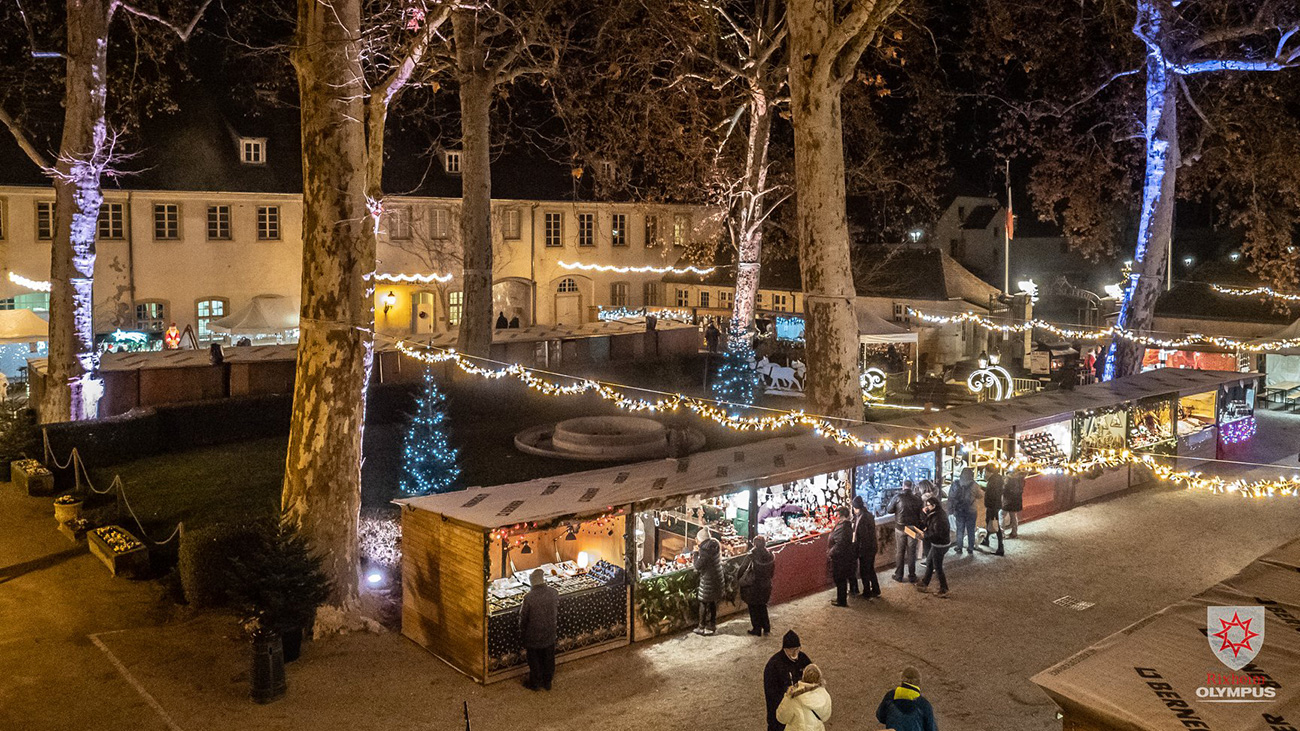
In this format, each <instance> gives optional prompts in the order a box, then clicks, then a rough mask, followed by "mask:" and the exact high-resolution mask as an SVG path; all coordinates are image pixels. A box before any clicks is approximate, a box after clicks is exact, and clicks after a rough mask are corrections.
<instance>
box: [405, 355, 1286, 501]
mask: <svg viewBox="0 0 1300 731" xmlns="http://www.w3.org/2000/svg"><path fill="white" fill-rule="evenodd" d="M397 348H398V350H399V351H401V352H402V353H403V354H404V355H407V356H408V357H411V358H414V359H416V360H419V361H421V362H424V363H426V364H443V363H451V364H454V365H455V366H456V367H458V368H459V369H460V370H461V371H463V372H465V373H467V374H470V375H475V376H479V377H482V378H486V379H490V380H496V379H501V378H513V379H515V380H518V381H519V382H521V383H523V384H525V385H527V386H528V387H529V388H531V389H533V390H535V391H538V392H540V393H543V394H546V395H551V396H559V395H579V394H585V393H594V394H596V395H598V396H600V397H601V398H602V399H604V400H606V401H609V402H610V403H612V404H614V405H615V406H617V407H619V408H621V409H624V410H628V411H647V412H664V411H675V410H679V409H685V410H688V411H691V412H694V413H695V414H697V415H699V416H701V417H703V418H706V419H710V420H712V421H714V422H716V423H718V424H720V425H722V426H725V427H728V428H731V429H735V430H738V431H769V430H777V429H784V428H787V427H797V426H806V427H810V428H811V429H812V430H813V432H814V433H815V434H817V435H819V436H821V437H824V438H828V439H832V440H834V441H836V442H838V443H840V444H843V445H846V446H850V447H853V448H855V449H860V450H862V452H863V453H865V454H900V455H901V454H906V453H915V452H924V451H927V450H933V449H938V448H943V447H952V448H956V449H958V450H962V451H965V452H967V453H968V454H971V455H974V456H975V457H977V458H979V459H980V460H981V461H982V462H983V463H985V464H990V465H996V466H997V467H999V468H1001V469H1003V470H1020V471H1034V472H1040V473H1044V474H1061V475H1083V474H1088V473H1092V472H1096V471H1098V470H1102V469H1109V468H1118V467H1142V468H1145V469H1147V470H1149V471H1150V472H1151V474H1152V475H1153V477H1155V479H1157V480H1160V481H1162V482H1168V483H1172V484H1176V485H1181V486H1183V487H1186V488H1188V489H1192V490H1201V491H1207V492H1211V493H1217V494H1238V495H1242V496H1247V497H1270V496H1275V495H1295V494H1297V492H1300V475H1294V476H1291V477H1278V478H1272V479H1258V480H1251V481H1248V480H1243V479H1236V480H1230V479H1227V478H1224V477H1220V476H1217V475H1205V474H1202V473H1200V472H1196V471H1192V470H1178V469H1176V468H1174V467H1172V466H1170V465H1169V464H1166V463H1165V462H1164V461H1162V458H1161V457H1159V456H1156V455H1151V454H1145V453H1142V452H1136V451H1133V450H1129V449H1120V450H1116V449H1108V450H1099V451H1096V452H1093V453H1092V454H1090V455H1088V456H1087V457H1085V458H1083V459H1078V460H1073V461H1070V462H1066V463H1053V462H1040V461H1034V460H1029V459H1025V458H1023V457H1012V458H1007V457H1003V456H1002V455H1001V454H999V453H997V452H993V451H990V450H987V449H984V448H982V447H980V446H979V443H978V441H976V440H972V439H970V438H967V437H963V436H961V435H959V434H957V433H956V432H954V431H952V430H951V429H947V428H941V429H932V430H930V431H928V432H926V433H924V434H918V435H917V436H915V437H912V438H909V439H879V440H876V441H867V440H864V439H862V438H860V437H858V436H857V435H855V434H853V433H852V432H851V431H849V430H847V429H845V428H842V427H839V426H836V425H835V424H833V423H832V420H830V419H828V418H826V417H821V416H816V415H812V414H808V413H806V412H804V411H801V410H796V411H780V410H773V411H774V413H772V414H769V415H763V416H740V415H738V414H736V413H733V411H732V410H731V409H736V408H752V407H743V406H742V405H739V404H726V403H724V402H717V401H711V400H708V399H702V398H697V397H693V396H686V395H684V394H666V393H661V394H658V397H657V398H655V399H654V400H647V399H641V398H635V397H632V396H628V395H627V394H626V393H623V392H622V391H621V390H619V389H628V388H632V387H628V386H622V385H619V384H608V383H603V382H600V381H595V380H591V379H583V378H578V377H575V376H563V375H561V376H560V377H562V378H565V379H568V380H571V381H573V383H567V384H565V383H559V382H557V381H555V380H551V379H549V378H547V377H545V376H544V375H540V374H546V375H559V374H550V373H547V372H545V371H538V370H535V369H529V368H526V367H524V366H522V365H520V364H517V363H515V364H502V363H499V362H496V361H489V360H487V359H474V360H483V361H485V362H488V363H491V364H492V366H495V367H486V366H481V365H478V364H476V363H474V362H472V360H471V358H470V357H469V356H465V355H462V354H460V353H458V352H456V351H455V350H454V349H442V348H436V347H429V348H425V349H423V350H417V349H415V348H413V347H412V346H410V345H409V344H407V343H406V342H405V341H398V342H397ZM642 390H644V389H642ZM656 393H657V392H656ZM898 428H905V427H898ZM1163 459H1167V458H1163Z"/></svg>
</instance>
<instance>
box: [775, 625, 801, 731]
mask: <svg viewBox="0 0 1300 731" xmlns="http://www.w3.org/2000/svg"><path fill="white" fill-rule="evenodd" d="M809 665H812V660H809V659H808V656H807V655H805V654H803V652H802V651H801V648H800V647H799V635H797V634H795V631H794V630H790V631H789V632H786V633H785V636H784V637H782V638H781V651H780V652H778V653H776V654H775V655H773V656H772V657H771V658H769V659H768V661H767V665H765V666H763V696H764V698H765V699H766V700H767V731H782V730H783V729H784V728H785V724H784V723H782V722H780V721H778V720H776V709H777V708H780V707H781V701H782V700H784V699H785V692H786V691H787V690H789V689H790V687H791V686H793V685H794V684H795V683H798V682H799V680H800V679H802V678H803V669H804V668H806V667H808V666H809Z"/></svg>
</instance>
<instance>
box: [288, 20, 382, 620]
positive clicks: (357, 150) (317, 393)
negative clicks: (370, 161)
mask: <svg viewBox="0 0 1300 731" xmlns="http://www.w3.org/2000/svg"><path fill="white" fill-rule="evenodd" d="M360 26H361V3H360V0H332V2H330V3H321V2H317V0H299V2H298V30H297V38H296V39H295V50H294V51H293V62H294V67H295V69H296V70H297V75H298V87H299V92H300V104H301V126H302V154H303V221H302V234H303V267H302V269H303V283H302V321H301V323H300V335H299V342H298V361H297V372H296V378H295V382H294V394H293V414H292V421H291V424H290V430H289V451H288V456H287V458H286V463H285V477H284V490H283V494H282V496H281V505H282V508H283V510H284V512H285V515H286V517H287V518H288V519H289V520H292V521H294V522H295V523H296V524H297V525H298V527H299V528H300V530H302V531H303V533H304V534H305V535H306V536H307V537H308V539H309V540H310V541H311V542H312V545H313V547H314V548H315V549H316V550H317V551H319V552H320V553H321V554H322V555H323V556H324V559H325V570H326V572H327V573H328V575H329V576H330V578H331V579H332V580H333V582H334V586H333V593H332V595H331V598H330V604H331V605H332V606H333V607H335V608H338V609H341V610H344V611H349V612H350V611H353V610H355V607H356V601H357V522H358V516H359V512H360V507H361V427H362V423H363V421H364V415H365V414H364V405H365V400H364V399H365V373H366V366H367V361H368V354H369V350H370V336H369V334H368V331H369V329H370V328H371V325H372V321H373V318H372V317H371V303H370V302H369V300H368V296H367V291H368V286H367V283H366V282H365V279H364V275H365V274H366V273H367V272H368V271H370V270H371V269H372V268H373V267H374V260H375V250H374V248H373V246H374V239H373V237H372V236H370V235H367V233H366V232H365V230H364V227H366V226H373V225H374V224H373V221H372V220H371V218H370V216H369V214H368V211H367V209H366V184H367V179H366V140H365V130H364V128H363V126H362V125H363V119H364V113H365V110H364V109H363V101H364V99H365V91H364V88H363V79H362V71H361V58H360V43H359V39H360Z"/></svg>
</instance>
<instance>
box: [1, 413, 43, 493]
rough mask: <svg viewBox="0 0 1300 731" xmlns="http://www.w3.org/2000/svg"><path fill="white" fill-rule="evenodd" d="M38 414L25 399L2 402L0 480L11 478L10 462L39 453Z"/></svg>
mask: <svg viewBox="0 0 1300 731" xmlns="http://www.w3.org/2000/svg"><path fill="white" fill-rule="evenodd" d="M37 434H38V432H37V429H36V415H35V412H33V411H32V410H31V409H29V408H27V406H26V400H25V399H17V398H14V399H9V400H7V401H3V402H0V478H3V479H2V480H0V481H4V482H8V481H9V480H10V479H12V478H11V476H10V471H9V463H10V462H13V461H15V460H19V459H23V458H25V457H29V456H31V455H33V454H36V453H37Z"/></svg>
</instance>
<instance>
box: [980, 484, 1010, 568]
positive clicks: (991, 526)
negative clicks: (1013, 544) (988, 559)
mask: <svg viewBox="0 0 1300 731" xmlns="http://www.w3.org/2000/svg"><path fill="white" fill-rule="evenodd" d="M1005 484H1006V482H1005V480H1003V478H1002V471H1001V470H999V469H998V468H997V467H996V466H990V467H989V469H988V472H987V473H986V475H985V477H984V530H985V531H986V532H985V534H984V539H983V540H981V541H980V545H981V546H984V547H985V548H988V547H989V539H990V538H992V537H993V534H994V532H996V533H997V536H998V550H996V551H994V552H993V555H994V556H1005V555H1006V553H1004V552H1003V550H1002V538H1003V536H1002V519H1001V517H1000V516H999V515H998V513H1000V512H1001V511H1002V496H1003V494H1004V493H1005Z"/></svg>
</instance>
